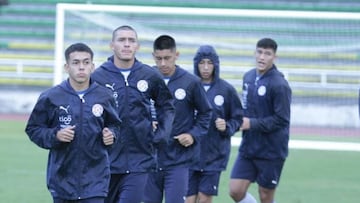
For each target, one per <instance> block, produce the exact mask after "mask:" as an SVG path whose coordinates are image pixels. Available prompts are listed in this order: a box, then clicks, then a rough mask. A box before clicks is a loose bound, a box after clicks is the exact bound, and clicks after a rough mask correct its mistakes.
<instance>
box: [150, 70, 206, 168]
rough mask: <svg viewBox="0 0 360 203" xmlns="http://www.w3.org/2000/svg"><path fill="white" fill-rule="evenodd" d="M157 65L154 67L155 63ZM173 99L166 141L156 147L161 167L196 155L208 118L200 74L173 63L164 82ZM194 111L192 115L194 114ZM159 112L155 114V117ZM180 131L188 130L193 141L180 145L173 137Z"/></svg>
mask: <svg viewBox="0 0 360 203" xmlns="http://www.w3.org/2000/svg"><path fill="white" fill-rule="evenodd" d="M156 68H157V67H156ZM167 86H168V88H169V90H170V92H171V94H172V95H173V97H174V99H175V103H174V104H175V109H176V113H175V118H174V122H173V125H172V131H171V134H170V139H169V143H168V145H166V146H161V147H160V148H159V150H158V167H159V168H162V169H167V168H172V167H189V166H190V165H191V163H192V162H193V161H195V160H196V159H198V158H199V152H200V151H199V150H200V148H199V140H198V138H199V137H200V136H205V135H206V133H207V131H208V127H209V124H210V119H211V114H212V112H211V110H212V109H211V105H210V103H209V102H208V100H207V98H206V94H205V91H204V88H203V87H202V84H201V81H200V78H198V77H196V76H194V75H193V74H191V73H189V72H187V71H185V70H184V69H182V68H180V67H179V66H176V70H175V73H174V74H173V75H172V76H171V77H170V80H169V82H168V84H167ZM194 112H196V115H194ZM159 118H160V116H159V115H157V119H159ZM182 133H189V134H191V135H192V136H193V137H194V141H195V142H194V144H193V145H191V146H189V147H184V146H182V145H181V144H180V143H179V141H178V140H176V139H173V137H174V136H177V135H179V134H182Z"/></svg>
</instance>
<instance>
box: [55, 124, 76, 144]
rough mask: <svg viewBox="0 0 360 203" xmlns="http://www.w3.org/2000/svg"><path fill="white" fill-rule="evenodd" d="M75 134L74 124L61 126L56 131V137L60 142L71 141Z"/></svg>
mask: <svg viewBox="0 0 360 203" xmlns="http://www.w3.org/2000/svg"><path fill="white" fill-rule="evenodd" d="M74 136H75V126H74V125H73V126H68V127H66V128H63V129H61V130H59V131H57V133H56V138H57V139H58V140H59V141H60V142H71V141H72V140H73V139H74Z"/></svg>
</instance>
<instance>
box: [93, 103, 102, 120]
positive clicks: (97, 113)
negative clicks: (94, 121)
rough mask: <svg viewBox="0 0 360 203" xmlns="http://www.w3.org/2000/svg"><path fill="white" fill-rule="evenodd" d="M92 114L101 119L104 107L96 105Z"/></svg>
mask: <svg viewBox="0 0 360 203" xmlns="http://www.w3.org/2000/svg"><path fill="white" fill-rule="evenodd" d="M92 113H93V115H94V116H95V117H100V116H101V115H102V114H103V113H104V107H103V106H101V105H100V104H94V105H93V107H92Z"/></svg>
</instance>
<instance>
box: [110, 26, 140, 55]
mask: <svg viewBox="0 0 360 203" xmlns="http://www.w3.org/2000/svg"><path fill="white" fill-rule="evenodd" d="M110 47H111V49H112V50H113V51H114V55H115V57H117V58H118V59H119V60H120V61H131V60H133V59H134V58H135V54H136V51H137V50H138V49H139V43H138V40H137V36H136V33H135V32H134V31H132V30H118V31H116V32H115V34H114V38H113V40H112V42H111V44H110Z"/></svg>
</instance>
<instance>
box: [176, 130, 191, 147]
mask: <svg viewBox="0 0 360 203" xmlns="http://www.w3.org/2000/svg"><path fill="white" fill-rule="evenodd" d="M174 139H177V140H178V141H179V143H180V144H181V145H182V146H184V147H189V146H190V145H192V144H194V138H193V137H192V136H191V135H190V134H189V133H183V134H180V135H178V136H175V137H174Z"/></svg>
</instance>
